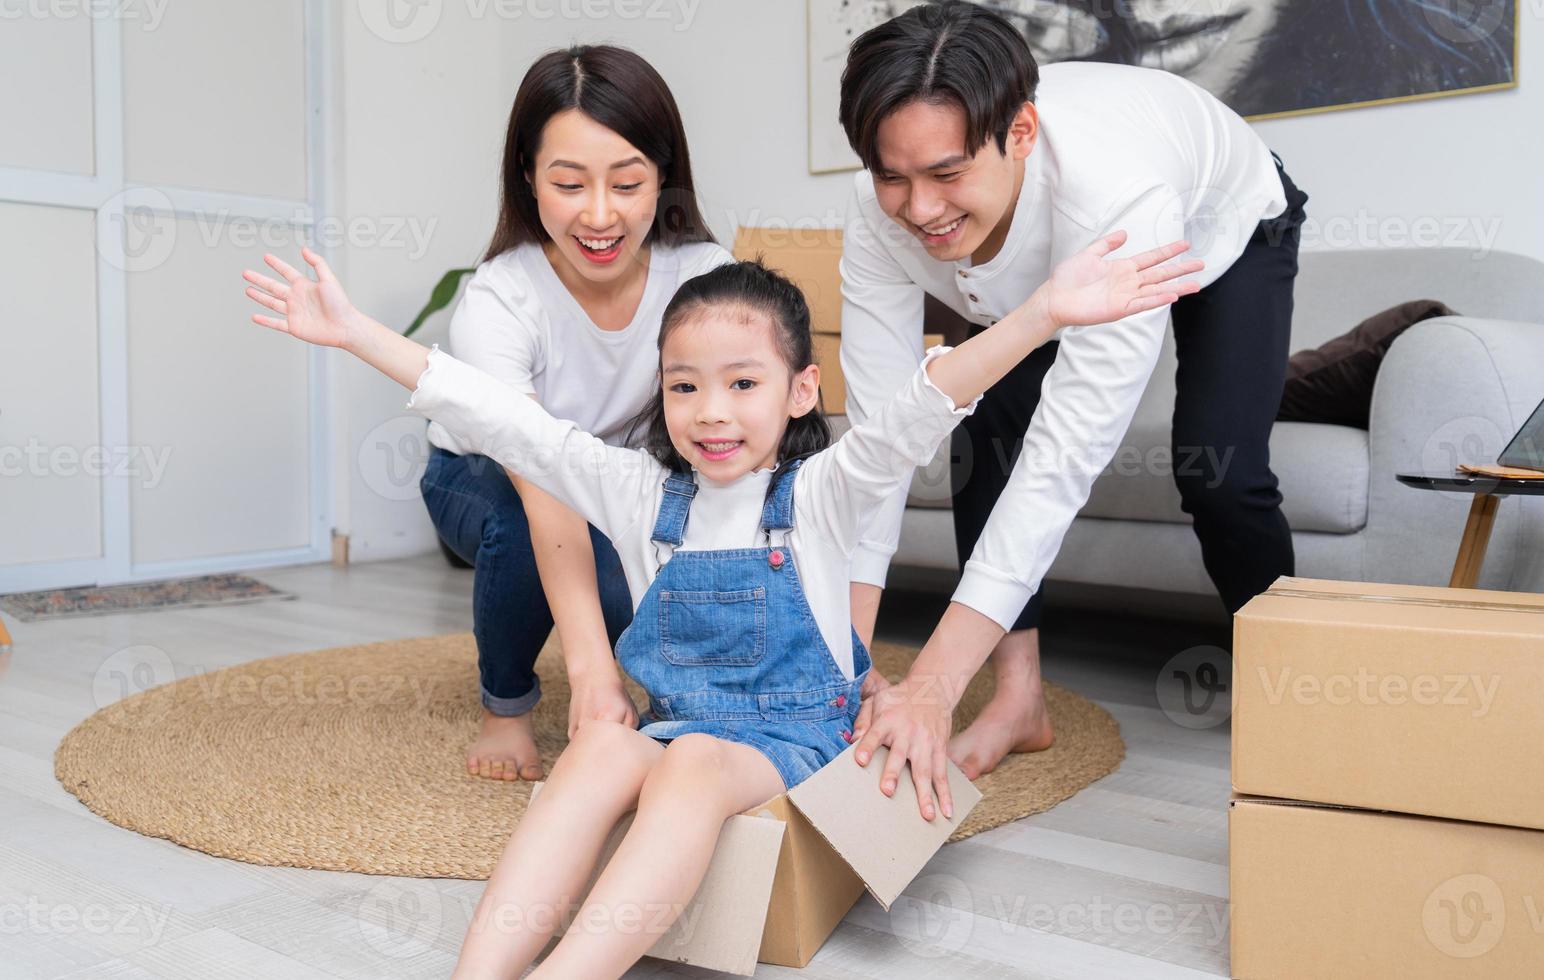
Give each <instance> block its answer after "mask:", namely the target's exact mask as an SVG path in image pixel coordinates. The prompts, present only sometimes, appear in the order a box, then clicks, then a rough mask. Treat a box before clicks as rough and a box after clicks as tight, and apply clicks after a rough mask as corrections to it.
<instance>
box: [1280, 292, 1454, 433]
mask: <svg viewBox="0 0 1544 980" xmlns="http://www.w3.org/2000/svg"><path fill="white" fill-rule="evenodd" d="M1454 315H1456V314H1454V312H1453V311H1452V310H1450V309H1448V307H1447V306H1446V305H1444V304H1442V303H1439V302H1437V301H1436V300H1434V299H1417V300H1411V301H1410V302H1408V303H1401V304H1399V305H1398V306H1394V307H1390V308H1389V309H1387V310H1384V311H1383V312H1382V313H1375V314H1373V315H1372V316H1370V317H1368V318H1367V319H1365V320H1363V321H1362V322H1361V323H1359V324H1357V325H1356V326H1355V327H1353V328H1352V329H1351V331H1350V332H1349V333H1345V334H1342V335H1341V336H1339V337H1336V338H1335V339H1334V340H1331V341H1327V342H1326V343H1324V344H1323V345H1322V346H1320V347H1317V348H1315V349H1313V350H1304V351H1298V352H1297V353H1296V354H1293V355H1292V357H1291V359H1290V360H1288V362H1287V383H1286V387H1285V388H1283V389H1282V392H1281V409H1280V410H1279V411H1278V412H1277V414H1276V418H1277V420H1279V421H1282V422H1326V423H1329V424H1330V425H1349V426H1353V427H1355V428H1358V429H1365V428H1367V422H1368V416H1369V414H1370V413H1371V411H1372V386H1373V382H1374V381H1376V380H1377V377H1378V366H1379V365H1380V364H1382V363H1383V357H1384V355H1385V354H1387V353H1388V350H1389V347H1390V346H1391V345H1392V344H1393V343H1394V339H1395V338H1396V337H1398V336H1399V335H1400V334H1402V333H1404V332H1405V331H1406V330H1407V329H1409V328H1410V327H1411V326H1412V325H1413V324H1416V323H1419V322H1421V321H1422V320H1428V319H1430V318H1432V317H1434V316H1454Z"/></svg>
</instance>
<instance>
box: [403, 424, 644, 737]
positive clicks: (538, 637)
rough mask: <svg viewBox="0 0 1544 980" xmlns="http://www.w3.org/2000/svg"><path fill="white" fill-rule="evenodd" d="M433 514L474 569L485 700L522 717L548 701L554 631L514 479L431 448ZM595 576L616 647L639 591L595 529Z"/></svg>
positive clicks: (422, 484) (425, 486) (483, 459)
mask: <svg viewBox="0 0 1544 980" xmlns="http://www.w3.org/2000/svg"><path fill="white" fill-rule="evenodd" d="M419 488H420V489H421V490H422V491H423V498H424V504H425V506H427V507H428V508H429V518H430V520H432V521H433V522H434V528H435V530H436V531H438V532H439V535H440V538H441V539H442V540H443V541H444V542H445V543H446V544H447V545H448V546H449V547H450V550H452V551H454V552H455V553H456V554H458V555H460V556H461V557H462V559H464V560H465V561H466V562H467V563H468V564H470V565H471V566H472V568H473V572H472V633H473V635H474V636H476V638H477V670H478V673H479V675H480V676H481V681H482V703H483V706H484V707H486V708H487V709H488V710H489V711H491V712H492V713H493V714H496V715H503V716H510V715H521V714H525V713H526V712H527V711H530V710H531V709H532V708H534V707H536V702H537V701H539V700H540V699H541V682H540V681H539V680H538V678H537V676H536V655H537V654H538V653H540V652H541V648H542V645H543V644H544V643H546V642H547V636H548V635H549V634H550V633H551V632H552V611H551V610H550V609H549V608H548V607H547V596H546V594H545V593H544V592H543V591H542V585H541V576H540V574H539V573H538V572H537V570H536V554H535V552H534V551H533V550H532V548H531V529H530V524H529V523H528V522H527V520H526V516H525V507H524V506H523V505H522V504H521V502H520V495H519V494H518V493H516V492H515V487H514V484H513V483H511V482H510V479H509V476H508V475H507V474H506V473H505V472H504V469H503V467H501V466H500V465H499V464H498V463H497V462H495V461H494V460H492V459H489V458H488V457H487V456H482V455H478V454H470V453H469V454H467V455H465V456H460V455H457V454H455V453H452V452H447V451H446V450H443V449H440V448H439V447H438V446H435V447H431V449H430V452H429V465H428V468H427V469H426V470H425V471H424V475H423V479H422V480H420V481H419ZM590 544H591V546H592V547H593V548H594V549H595V578H596V582H597V583H598V584H599V586H600V602H601V611H602V613H603V614H604V615H605V619H606V633H607V635H608V636H609V637H610V638H611V645H612V647H613V648H615V646H616V642H617V638H618V637H620V636H621V635H622V631H623V630H624V629H626V628H627V624H628V623H629V622H631V621H632V618H633V603H632V596H631V595H630V594H629V592H628V590H627V579H626V578H625V577H624V576H623V574H622V563H621V560H620V559H618V558H617V553H616V549H615V548H613V547H612V546H611V542H610V541H609V540H608V539H607V538H606V536H605V535H603V534H601V533H600V532H599V531H597V530H596V529H595V528H594V527H593V526H592V527H591V528H590Z"/></svg>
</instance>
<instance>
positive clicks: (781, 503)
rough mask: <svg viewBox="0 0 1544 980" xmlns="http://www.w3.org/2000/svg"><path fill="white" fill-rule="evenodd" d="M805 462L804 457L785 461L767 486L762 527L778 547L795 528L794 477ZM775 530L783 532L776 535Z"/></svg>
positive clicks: (762, 513) (762, 509)
mask: <svg viewBox="0 0 1544 980" xmlns="http://www.w3.org/2000/svg"><path fill="white" fill-rule="evenodd" d="M803 464H804V460H802V459H795V460H792V461H790V462H788V463H785V464H784V465H783V466H782V467H780V468H779V469H778V471H777V474H776V475H775V476H773V478H772V485H771V486H770V487H768V488H767V502H766V504H765V506H763V507H762V508H761V529H762V530H763V531H764V532H766V535H767V540H768V541H770V542H773V543H775V544H776V545H777V546H778V547H781V546H782V545H783V543H784V542H785V541H786V540H787V538H788V532H789V531H792V530H793V482H794V481H793V478H794V474H796V473H798V472H799V467H800V466H802V465H803ZM774 531H777V532H781V533H779V534H776V535H774V534H773V532H774Z"/></svg>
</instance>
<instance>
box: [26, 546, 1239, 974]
mask: <svg viewBox="0 0 1544 980" xmlns="http://www.w3.org/2000/svg"><path fill="white" fill-rule="evenodd" d="M256 575H257V577H258V578H260V579H262V580H263V581H266V582H268V583H270V584H272V585H274V586H276V587H278V588H281V589H285V590H287V591H291V592H294V593H296V594H297V595H298V596H299V598H298V599H296V600H292V601H269V602H262V603H256V604H252V605H237V606H225V607H215V608H206V609H189V610H180V611H179V610H172V611H160V612H146V613H138V614H129V615H117V616H104V617H94V618H81V619H68V620H59V621H54V622H43V623H17V622H14V621H11V622H9V625H10V627H11V632H12V634H13V636H14V638H15V647H14V648H13V650H12V651H11V652H10V653H9V654H8V655H0V656H3V657H4V659H0V828H3V829H0V975H3V976H4V977H7V978H11V977H66V976H68V977H144V978H169V977H188V978H196V980H219V978H224V977H254V976H262V977H283V978H286V980H288V978H305V977H359V978H379V977H443V976H447V975H448V974H449V973H450V969H451V967H452V965H453V964H454V962H455V954H456V950H457V948H458V946H459V943H460V940H461V937H462V935H463V933H464V931H465V929H466V925H467V920H468V916H469V914H470V911H471V909H472V907H473V906H474V904H475V903H476V900H477V897H478V895H479V893H480V891H481V888H482V883H481V882H460V881H445V880H413V879H397V878H381V877H372V876H369V875H359V874H340V873H335V872H326V871H305V870H299V869H293V868H266V867H257V866H253V865H247V864H242V863H239V862H235V861H229V860H223V859H220V858H214V857H210V856H208V855H205V854H201V853H198V852H196V851H192V850H188V849H186V848H183V847H180V846H178V845H175V844H171V843H169V842H167V841H163V840H155V839H151V838H146V837H141V836H139V835H138V834H134V833H131V832H129V831H126V830H122V829H120V828H118V827H115V826H113V825H111V824H108V823H106V822H105V821H103V820H101V819H100V818H98V817H97V816H96V815H94V814H92V813H90V812H89V811H87V810H86V809H85V808H84V807H82V806H81V805H80V804H79V802H77V801H76V800H75V798H74V797H73V796H70V795H69V794H68V793H66V792H64V791H63V790H62V789H61V788H60V787H59V785H58V783H57V782H55V780H54V777H53V764H52V757H53V752H54V747H55V746H56V745H57V744H58V742H59V739H60V738H61V737H62V736H63V735H64V734H65V732H67V731H68V730H69V729H70V728H71V727H72V726H74V725H75V724H76V723H77V722H79V721H80V720H81V719H83V718H85V717H86V716H87V715H89V714H91V713H92V712H93V711H95V710H96V708H97V707H99V706H100V704H105V703H108V702H110V701H112V700H116V698H117V696H118V695H117V694H116V693H115V691H116V690H117V688H116V687H115V683H116V680H115V678H114V677H113V676H112V675H113V666H114V665H115V664H121V663H123V662H124V660H125V659H126V658H127V659H129V660H135V661H140V662H146V663H149V662H153V661H154V660H155V659H156V658H157V657H159V656H160V655H159V654H153V653H152V655H151V656H149V657H141V656H139V655H138V654H135V653H131V654H121V653H120V654H118V656H117V658H115V659H114V660H112V661H109V658H110V657H112V656H113V655H114V654H115V653H117V652H118V651H122V650H124V649H126V648H129V647H133V646H137V645H145V646H149V647H154V648H156V649H157V650H159V651H162V652H164V654H165V657H166V658H169V662H170V664H172V665H173V667H174V671H175V676H176V677H184V676H189V675H190V674H192V673H194V672H200V671H207V670H213V669H218V668H220V667H224V666H228V665H231V664H237V663H242V662H245V661H248V660H253V659H258V658H262V657H266V656H271V655H274V654H278V653H286V652H293V651H302V650H314V649H320V648H324V647H330V646H338V645H344V644H354V643H364V642H371V641H375V640H387V639H396V638H403V637H413V636H424V635H430V634H436V633H445V632H451V631H458V630H465V629H468V628H469V624H470V616H471V573H470V572H467V571H456V570H452V569H450V568H448V567H447V566H446V565H445V564H444V562H442V561H441V560H440V559H439V558H438V556H425V557H422V558H415V559H408V560H403V561H394V562H383V563H376V564H367V565H356V566H354V567H352V568H350V569H348V570H346V571H339V570H336V569H334V568H332V567H331V566H327V565H312V566H304V567H296V568H285V569H277V570H264V571H262V572H259V573H256ZM944 602H945V597H943V596H941V595H925V594H915V593H912V594H908V593H899V592H892V594H890V595H887V602H886V607H885V610H884V612H883V617H882V628H881V635H882V637H883V638H886V639H894V640H903V641H911V642H917V643H920V641H921V639H922V638H923V634H924V633H925V630H926V628H927V626H928V625H929V623H930V622H931V621H936V617H937V615H938V613H939V612H940V611H941V610H942V608H943V604H944ZM1044 642H1045V663H1046V675H1047V676H1048V677H1049V678H1050V679H1052V680H1055V681H1057V682H1060V683H1062V684H1065V685H1067V686H1070V687H1072V688H1074V689H1076V690H1078V691H1080V692H1082V693H1084V694H1086V695H1088V696H1090V697H1092V698H1094V699H1096V700H1097V701H1099V702H1100V703H1101V704H1103V705H1104V706H1105V707H1106V708H1108V709H1109V710H1110V712H1111V713H1112V714H1113V715H1114V716H1115V717H1116V718H1117V719H1118V720H1119V722H1120V724H1121V729H1122V732H1123V734H1124V736H1125V739H1126V743H1127V747H1128V753H1127V757H1126V761H1125V762H1124V764H1123V765H1122V766H1121V767H1120V769H1119V770H1118V771H1116V772H1115V773H1113V774H1112V775H1110V776H1108V777H1106V778H1105V779H1102V780H1100V781H1099V782H1098V783H1096V784H1094V785H1093V786H1091V787H1089V788H1088V789H1085V790H1084V791H1083V792H1081V793H1079V794H1078V795H1077V796H1075V797H1073V798H1072V799H1070V800H1068V801H1066V802H1065V803H1063V804H1061V805H1060V806H1058V807H1056V808H1054V809H1053V810H1051V811H1049V812H1047V813H1043V814H1040V815H1038V816H1034V817H1030V818H1027V819H1025V820H1021V821H1018V822H1016V823H1013V824H1009V825H1007V826H1005V827H1000V828H998V829H996V830H992V831H989V832H987V833H984V834H981V835H979V836H977V837H974V838H972V839H970V840H968V841H964V842H962V843H960V844H954V845H950V846H948V847H946V848H944V849H943V850H942V851H941V852H940V853H939V854H938V855H937V856H936V857H935V858H934V860H933V861H932V862H931V863H930V864H929V865H928V866H927V867H926V868H925V869H924V870H923V872H922V874H921V875H920V876H919V877H918V879H917V880H916V881H915V882H914V883H913V884H912V887H911V888H910V889H908V890H907V893H906V897H904V898H903V899H902V900H901V901H900V902H899V903H897V905H896V906H895V908H894V909H893V910H892V911H891V912H888V913H887V912H885V911H883V910H882V909H880V907H879V906H878V905H877V904H876V903H875V902H874V901H873V900H872V899H870V898H868V897H865V898H864V899H863V901H862V902H860V903H859V904H858V906H857V907H856V908H854V909H853V911H852V912H851V913H849V914H848V916H847V918H846V920H845V921H844V922H843V923H842V924H841V926H840V927H839V928H838V929H837V931H836V932H835V934H833V935H832V937H831V939H830V940H829V941H828V942H827V943H826V945H825V947H824V948H823V949H822V950H821V951H820V953H819V954H818V955H817V956H816V957H815V959H814V961H813V962H812V963H810V965H809V966H808V967H807V968H806V969H805V970H803V971H795V970H788V969H783V968H779V967H769V966H763V967H761V969H760V970H759V971H758V972H757V974H756V975H757V976H758V977H794V976H801V977H811V978H831V980H835V978H857V977H874V978H878V977H883V978H886V980H895V978H908V977H918V978H928V980H944V978H950V980H952V978H961V980H963V978H977V977H1121V978H1125V977H1148V978H1163V977H1198V976H1216V975H1224V976H1225V975H1226V974H1227V966H1228V904H1227V812H1226V802H1227V798H1228V728H1227V725H1226V723H1223V724H1221V725H1219V726H1217V727H1214V728H1206V729H1199V730H1196V729H1191V728H1188V727H1184V726H1181V725H1179V724H1177V723H1175V722H1174V721H1171V720H1170V719H1169V718H1168V717H1167V716H1166V715H1165V713H1164V712H1163V711H1162V710H1160V708H1159V706H1158V700H1157V695H1156V693H1155V692H1156V685H1157V684H1158V683H1160V677H1161V675H1162V674H1163V673H1165V672H1163V671H1162V670H1161V669H1162V668H1163V667H1164V665H1165V663H1166V662H1167V661H1168V660H1169V659H1170V658H1171V657H1173V656H1175V655H1176V654H1179V653H1180V652H1181V651H1184V650H1186V649H1188V648H1191V647H1195V646H1197V645H1202V644H1222V643H1225V642H1226V630H1225V623H1222V624H1219V623H1218V622H1217V621H1215V620H1214V621H1212V622H1208V623H1194V622H1192V623H1185V622H1170V621H1165V620H1160V619H1154V618H1137V617H1121V616H1112V615H1110V614H1109V613H1107V612H1106V613H1099V614H1091V613H1087V612H1080V611H1077V610H1074V609H1065V608H1057V607H1055V606H1052V607H1051V610H1050V611H1049V612H1048V616H1047V623H1046V629H1045V641H1044ZM142 652H143V651H142ZM164 679H166V680H170V679H172V678H170V677H168V678H164ZM628 975H629V976H630V977H707V976H712V975H713V974H710V973H709V972H707V971H703V970H698V969H694V968H690V967H683V966H680V965H676V964H668V963H662V962H658V961H654V960H644V961H643V962H642V963H641V964H640V965H639V966H638V967H637V968H635V969H634V970H633V971H632V972H631V973H629V974H628Z"/></svg>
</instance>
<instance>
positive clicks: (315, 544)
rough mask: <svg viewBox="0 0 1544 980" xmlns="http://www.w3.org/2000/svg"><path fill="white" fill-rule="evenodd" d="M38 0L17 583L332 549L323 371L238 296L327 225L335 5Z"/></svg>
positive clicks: (10, 397)
mask: <svg viewBox="0 0 1544 980" xmlns="http://www.w3.org/2000/svg"><path fill="white" fill-rule="evenodd" d="M18 9H19V11H20V12H21V16H19V17H16V18H10V19H6V20H5V21H4V22H3V23H4V29H3V30H0V78H3V79H4V81H5V83H6V84H5V89H6V91H7V97H6V99H4V100H0V592H10V591H17V590H23V589H35V588H52V587H57V586H64V585H85V584H93V583H108V582H121V581H132V580H138V579H147V578H161V577H171V576H176V575H182V574H194V573H199V572H206V571H219V570H228V569H233V568H244V567H256V566H261V565H272V564H280V563H289V562H301V561H310V560H321V559H323V558H325V557H326V556H327V554H328V540H327V539H328V536H329V533H330V529H331V519H330V514H329V506H330V499H331V498H330V492H329V486H330V484H329V472H328V470H329V461H330V459H331V453H330V450H329V446H328V439H329V432H328V426H327V424H326V405H325V398H324V392H325V387H324V383H323V382H324V379H323V369H324V366H325V362H324V360H323V359H322V355H321V354H320V353H319V352H313V351H309V350H307V349H306V348H304V347H302V346H301V345H299V344H296V343H294V342H293V341H290V340H288V338H285V337H282V336H280V335H278V334H273V333H271V332H269V331H265V330H263V329H262V328H261V327H258V326H256V325H254V324H252V323H251V322H250V320H249V319H248V318H249V316H250V314H251V313H252V312H253V311H254V310H255V309H256V307H255V304H253V303H251V301H250V300H248V299H246V297H245V296H244V295H243V294H242V288H243V285H244V284H243V283H242V281H241V270H242V269H243V268H248V267H250V268H262V267H263V266H262V255H263V253H264V252H265V251H273V252H277V253H279V254H282V255H284V256H286V257H287V258H289V259H290V260H291V261H293V262H296V263H298V262H299V259H298V252H299V243H300V242H301V241H303V240H305V239H306V237H307V234H308V232H309V230H310V229H311V228H312V226H313V224H314V221H315V216H316V215H318V214H321V213H323V206H322V201H321V183H322V181H321V180H320V175H321V174H322V173H323V168H322V166H321V155H322V134H323V132H324V129H323V120H322V118H321V107H322V106H323V104H324V99H323V97H322V95H323V93H322V91H321V81H322V74H323V73H322V66H323V59H324V57H325V52H326V50H327V49H326V39H325V37H324V36H323V35H324V33H325V31H326V26H327V15H326V14H325V13H324V10H323V0H269V2H265V3H262V4H234V3H209V4H164V5H158V4H152V5H133V4H128V5H113V4H107V5H93V4H80V5H46V4H45V5H36V6H33V5H28V6H23V7H21V8H18ZM107 13H113V15H112V16H109V15H107Z"/></svg>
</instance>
